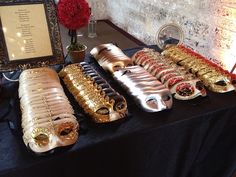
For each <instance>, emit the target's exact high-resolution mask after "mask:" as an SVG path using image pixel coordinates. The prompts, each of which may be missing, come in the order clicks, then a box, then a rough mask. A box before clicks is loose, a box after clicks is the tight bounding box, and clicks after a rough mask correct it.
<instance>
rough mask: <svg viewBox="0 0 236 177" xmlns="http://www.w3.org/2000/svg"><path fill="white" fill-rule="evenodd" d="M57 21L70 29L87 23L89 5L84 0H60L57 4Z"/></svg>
mask: <svg viewBox="0 0 236 177" xmlns="http://www.w3.org/2000/svg"><path fill="white" fill-rule="evenodd" d="M57 14H58V18H59V22H60V23H61V24H62V25H64V26H65V27H66V28H68V29H71V30H76V29H79V28H81V27H83V26H85V25H87V24H88V21H89V15H90V12H89V5H88V3H87V2H86V1H85V0H60V1H59V2H58V4H57Z"/></svg>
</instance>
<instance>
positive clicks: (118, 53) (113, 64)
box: [90, 44, 133, 73]
mask: <svg viewBox="0 0 236 177" xmlns="http://www.w3.org/2000/svg"><path fill="white" fill-rule="evenodd" d="M90 54H91V55H92V56H93V57H94V58H95V59H96V60H97V62H98V63H99V65H100V66H101V67H102V68H103V69H104V70H105V71H108V72H110V73H114V72H115V71H118V70H119V69H122V68H125V67H126V66H132V65H133V64H132V61H131V59H130V58H129V57H128V56H126V55H125V54H124V53H123V52H122V50H121V49H120V48H118V47H117V46H115V45H114V44H101V45H99V46H97V47H94V48H93V49H92V50H91V52H90Z"/></svg>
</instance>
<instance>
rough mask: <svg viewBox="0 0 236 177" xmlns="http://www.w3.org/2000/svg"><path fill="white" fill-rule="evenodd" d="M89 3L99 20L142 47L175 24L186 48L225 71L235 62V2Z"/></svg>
mask: <svg viewBox="0 0 236 177" xmlns="http://www.w3.org/2000/svg"><path fill="white" fill-rule="evenodd" d="M90 1H93V4H94V5H95V6H97V13H98V14H101V15H100V16H99V17H102V16H103V17H107V18H108V19H110V20H111V21H112V22H113V23H115V24H116V25H117V26H119V27H121V28H122V29H124V30H125V31H127V32H128V33H130V34H132V35H133V36H135V37H136V38H138V39H140V40H141V41H143V42H145V43H146V44H155V34H156V31H157V30H158V29H159V28H160V27H161V26H162V25H164V24H167V23H176V24H178V25H180V26H181V27H182V28H183V30H184V33H185V40H184V43H185V44H186V45H188V46H190V47H191V48H193V49H195V50H196V51H197V52H199V53H200V54H202V55H204V56H206V57H208V58H211V59H212V60H214V61H216V60H218V61H216V62H218V63H224V65H225V66H226V67H228V70H230V69H231V68H232V65H233V63H235V62H236V52H235V51H236V0H90ZM100 3H101V4H102V5H101V4H100ZM99 4H100V5H99ZM103 5H104V6H103ZM101 6H103V7H105V8H106V10H105V11H104V10H103V7H102V8H101ZM230 67H231V68H230Z"/></svg>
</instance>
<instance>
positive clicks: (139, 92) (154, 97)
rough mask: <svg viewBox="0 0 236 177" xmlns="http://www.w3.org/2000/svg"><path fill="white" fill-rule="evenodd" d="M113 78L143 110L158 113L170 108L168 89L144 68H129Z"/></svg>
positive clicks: (121, 70)
mask: <svg viewBox="0 0 236 177" xmlns="http://www.w3.org/2000/svg"><path fill="white" fill-rule="evenodd" d="M113 76H114V79H115V80H116V81H117V82H118V83H120V85H121V86H122V87H123V88H124V89H126V91H127V92H128V93H129V94H130V95H132V96H133V98H134V99H135V101H137V102H138V104H139V105H140V107H141V108H142V109H143V110H145V111H147V112H158V111H162V110H165V109H170V108H171V107H172V96H171V93H170V91H169V89H167V88H166V87H165V86H164V85H163V84H162V83H161V82H159V81H158V80H157V79H156V78H155V77H153V76H152V75H151V74H149V73H148V72H147V71H146V70H145V69H144V68H142V67H140V66H129V67H126V68H123V69H120V70H119V71H116V72H114V75H113Z"/></svg>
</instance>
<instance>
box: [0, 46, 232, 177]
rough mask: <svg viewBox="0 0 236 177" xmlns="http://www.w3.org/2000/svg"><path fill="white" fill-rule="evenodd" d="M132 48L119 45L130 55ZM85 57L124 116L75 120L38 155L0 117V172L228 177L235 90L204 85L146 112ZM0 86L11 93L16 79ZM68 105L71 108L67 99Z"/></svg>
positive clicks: (15, 113)
mask: <svg viewBox="0 0 236 177" xmlns="http://www.w3.org/2000/svg"><path fill="white" fill-rule="evenodd" d="M140 48H142V47H140ZM140 48H139V47H138V48H132V49H127V50H125V51H124V52H125V53H126V54H127V55H129V56H131V55H132V54H133V53H134V52H135V51H137V50H138V49H140ZM86 61H88V62H89V63H90V64H91V65H92V66H95V67H96V69H97V70H98V71H99V72H101V74H102V75H103V76H104V77H106V78H107V80H108V81H109V82H110V84H111V85H112V86H114V87H115V88H116V89H117V90H118V91H119V92H120V93H121V94H123V95H124V96H125V97H126V99H127V101H128V108H129V116H128V117H127V119H126V120H124V121H122V122H116V123H113V124H108V125H96V124H94V123H92V122H90V121H89V120H88V119H87V118H86V119H80V120H79V121H80V125H81V130H80V137H79V139H78V141H77V143H76V144H75V145H74V146H72V147H69V148H67V149H64V150H61V151H57V152H55V153H54V154H48V155H44V156H37V155H34V154H32V153H30V152H28V151H27V148H26V147H25V146H24V144H23V141H22V139H21V136H20V131H19V130H18V128H17V127H16V130H18V131H12V130H10V129H9V125H8V123H7V121H2V122H1V123H0V176H13V177H17V176H19V177H27V176H34V177H42V176H45V177H54V176H57V177H74V176H77V177H78V176H79V177H92V176H94V177H121V176H122V177H232V175H233V173H234V171H235V169H236V138H235V136H236V93H235V92H230V93H226V94H216V93H212V92H210V91H208V96H207V97H206V98H202V99H196V100H191V101H178V100H174V104H173V108H172V109H171V110H166V111H163V112H158V113H146V112H143V111H142V110H141V109H140V108H139V107H137V106H136V104H135V103H134V101H133V100H132V98H131V97H129V96H128V95H127V94H126V93H125V92H124V90H122V88H120V87H119V86H118V85H117V84H116V83H115V81H114V80H113V79H112V78H111V77H110V75H109V74H107V73H105V72H103V70H102V69H101V68H100V67H98V66H97V64H96V62H94V60H93V59H92V58H91V56H89V55H88V56H87V58H86ZM4 87H6V88H7V89H6V88H5V89H4V90H5V92H6V93H4V95H9V96H11V97H13V98H14V93H16V91H17V84H14V83H13V84H9V85H4ZM67 94H68V93H67ZM70 99H71V98H70ZM6 100H7V98H6ZM72 104H73V106H74V108H75V109H76V110H78V109H79V108H78V107H77V105H76V104H75V103H74V102H73V100H72ZM11 105H13V107H12V110H11V112H10V113H9V114H8V115H7V117H5V120H7V119H9V120H11V121H12V122H14V121H15V122H17V121H16V120H19V119H20V113H19V105H18V101H17V99H16V100H14V99H11ZM4 109H6V108H4ZM1 111H2V110H1Z"/></svg>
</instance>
